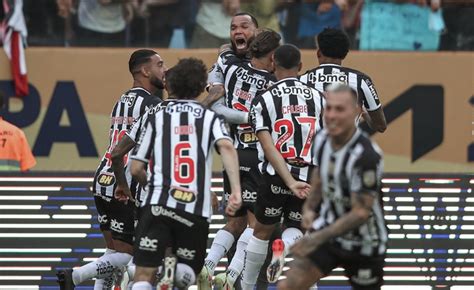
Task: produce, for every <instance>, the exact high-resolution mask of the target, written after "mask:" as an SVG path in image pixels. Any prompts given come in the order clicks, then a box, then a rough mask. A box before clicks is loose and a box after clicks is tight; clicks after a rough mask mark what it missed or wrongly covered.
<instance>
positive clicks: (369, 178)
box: [362, 170, 376, 187]
mask: <svg viewBox="0 0 474 290" xmlns="http://www.w3.org/2000/svg"><path fill="white" fill-rule="evenodd" d="M362 180H363V182H364V185H365V186H367V187H372V186H374V185H375V182H376V174H375V170H367V171H364V174H363V176H362Z"/></svg>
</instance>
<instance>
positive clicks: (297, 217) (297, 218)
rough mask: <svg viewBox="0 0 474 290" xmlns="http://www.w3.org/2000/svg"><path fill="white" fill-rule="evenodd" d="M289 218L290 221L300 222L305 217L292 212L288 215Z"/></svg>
mask: <svg viewBox="0 0 474 290" xmlns="http://www.w3.org/2000/svg"><path fill="white" fill-rule="evenodd" d="M288 218H289V219H290V220H294V221H297V222H300V221H301V219H302V218H303V215H302V214H301V213H299V212H297V211H290V214H289V215H288Z"/></svg>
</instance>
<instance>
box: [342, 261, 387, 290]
mask: <svg viewBox="0 0 474 290" xmlns="http://www.w3.org/2000/svg"><path fill="white" fill-rule="evenodd" d="M349 256H350V257H349V258H346V259H345V262H344V264H343V265H342V266H343V267H344V269H345V272H346V275H347V276H348V277H349V283H350V284H351V286H352V289H355V290H369V289H370V290H377V289H380V288H381V287H382V285H383V274H384V270H383V267H384V265H385V255H380V256H377V257H367V256H362V255H358V254H350V255H349Z"/></svg>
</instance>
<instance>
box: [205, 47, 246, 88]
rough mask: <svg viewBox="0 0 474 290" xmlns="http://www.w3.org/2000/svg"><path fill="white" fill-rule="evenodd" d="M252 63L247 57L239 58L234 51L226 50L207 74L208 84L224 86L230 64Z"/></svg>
mask: <svg viewBox="0 0 474 290" xmlns="http://www.w3.org/2000/svg"><path fill="white" fill-rule="evenodd" d="M248 61H250V60H249V59H248V58H247V57H246V56H237V55H236V54H235V52H234V51H233V50H232V49H226V50H224V51H222V52H221V53H219V56H218V57H217V62H216V63H214V65H213V66H212V67H211V69H210V70H209V72H208V74H207V83H208V84H209V85H218V84H221V85H223V84H224V81H225V80H224V73H225V71H226V69H227V67H228V66H229V64H230V63H233V64H235V63H238V62H242V63H244V62H248Z"/></svg>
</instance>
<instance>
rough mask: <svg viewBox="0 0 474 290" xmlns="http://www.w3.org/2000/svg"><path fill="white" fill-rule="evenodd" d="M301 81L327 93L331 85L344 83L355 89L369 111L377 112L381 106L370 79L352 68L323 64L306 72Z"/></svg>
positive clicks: (300, 78)
mask: <svg viewBox="0 0 474 290" xmlns="http://www.w3.org/2000/svg"><path fill="white" fill-rule="evenodd" d="M299 80H300V81H301V82H302V83H305V84H307V85H308V86H310V87H312V88H314V89H316V90H318V91H320V92H325V91H326V89H327V87H328V86H329V85H330V84H333V83H344V84H347V85H349V86H350V87H351V88H352V89H354V90H355V91H356V92H357V95H358V96H359V98H362V102H363V105H364V107H365V108H366V110H367V111H374V110H377V109H378V108H379V107H380V106H381V105H380V100H379V97H378V94H377V91H376V90H375V86H374V84H373V83H372V80H371V79H370V77H369V76H368V75H366V74H364V73H363V72H360V71H358V70H355V69H352V68H348V67H344V66H340V65H337V64H321V65H320V66H318V67H315V68H313V69H310V70H308V71H306V72H305V73H304V74H302V75H301V76H300V77H299Z"/></svg>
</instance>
